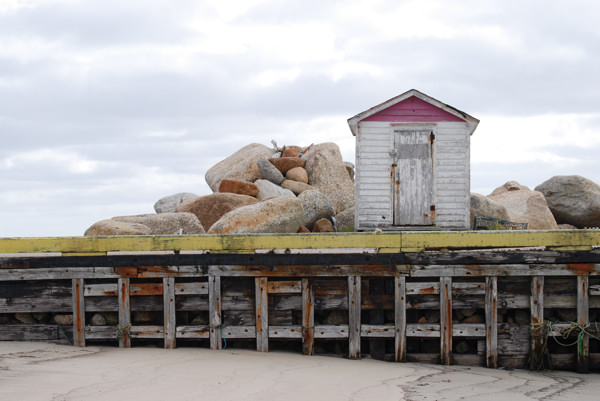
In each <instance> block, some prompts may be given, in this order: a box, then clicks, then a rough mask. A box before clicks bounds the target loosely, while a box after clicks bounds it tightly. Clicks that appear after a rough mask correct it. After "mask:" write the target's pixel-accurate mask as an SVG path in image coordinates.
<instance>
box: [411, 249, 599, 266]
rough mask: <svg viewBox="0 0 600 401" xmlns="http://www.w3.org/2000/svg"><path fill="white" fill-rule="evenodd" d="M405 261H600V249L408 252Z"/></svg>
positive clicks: (419, 263)
mask: <svg viewBox="0 0 600 401" xmlns="http://www.w3.org/2000/svg"><path fill="white" fill-rule="evenodd" d="M404 263H405V264H410V265H479V264H481V265H490V264H556V263H600V249H594V250H591V251H549V250H540V249H510V250H506V249H493V250H469V251H465V250H462V251H460V250H451V251H444V252H441V251H427V252H408V253H404Z"/></svg>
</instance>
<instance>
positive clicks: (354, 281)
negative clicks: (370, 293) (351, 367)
mask: <svg viewBox="0 0 600 401" xmlns="http://www.w3.org/2000/svg"><path fill="white" fill-rule="evenodd" d="M360 279H361V278H360V276H350V277H348V356H349V358H350V359H360V305H361V299H360V292H361V291H360V290H361V284H360Z"/></svg>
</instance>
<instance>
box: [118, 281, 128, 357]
mask: <svg viewBox="0 0 600 401" xmlns="http://www.w3.org/2000/svg"><path fill="white" fill-rule="evenodd" d="M118 289H119V295H118V296H119V327H118V328H117V330H118V333H117V337H118V338H119V347H122V348H129V347H131V304H130V302H129V279H128V278H120V279H119V282H118Z"/></svg>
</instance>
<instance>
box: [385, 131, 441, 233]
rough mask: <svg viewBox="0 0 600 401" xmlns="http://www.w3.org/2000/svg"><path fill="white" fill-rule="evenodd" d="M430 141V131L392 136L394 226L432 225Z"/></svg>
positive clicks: (431, 138) (398, 133) (396, 132)
mask: <svg viewBox="0 0 600 401" xmlns="http://www.w3.org/2000/svg"><path fill="white" fill-rule="evenodd" d="M433 140H434V135H433V132H431V130H413V131H406V130H402V131H395V132H394V151H393V152H392V154H393V155H394V156H395V157H394V159H395V166H393V169H394V174H393V176H394V184H395V185H394V225H397V226H412V225H417V226H421V225H432V224H435V206H434V205H433V201H432V200H433V162H432V148H433Z"/></svg>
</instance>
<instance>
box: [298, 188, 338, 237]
mask: <svg viewBox="0 0 600 401" xmlns="http://www.w3.org/2000/svg"><path fill="white" fill-rule="evenodd" d="M298 199H299V200H300V202H301V203H302V209H303V211H304V212H303V218H302V225H303V226H306V227H308V228H309V229H310V228H312V227H313V224H315V222H316V221H317V220H319V219H322V218H329V217H331V216H333V215H334V214H335V212H334V209H333V205H332V204H331V202H330V201H329V198H328V197H327V196H325V194H323V193H322V192H320V191H317V190H315V189H311V190H308V191H304V192H302V193H301V194H300V195H298Z"/></svg>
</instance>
